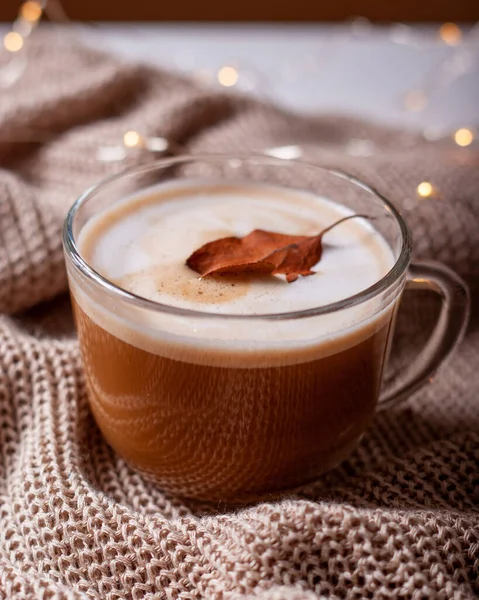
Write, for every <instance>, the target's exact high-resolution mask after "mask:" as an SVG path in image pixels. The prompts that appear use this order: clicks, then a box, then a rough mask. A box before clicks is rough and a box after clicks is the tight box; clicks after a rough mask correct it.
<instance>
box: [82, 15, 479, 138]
mask: <svg viewBox="0 0 479 600" xmlns="http://www.w3.org/2000/svg"><path fill="white" fill-rule="evenodd" d="M410 31H411V32H412V30H410ZM436 32H437V28H436V27H432V26H431V27H430V28H422V29H419V28H418V29H415V30H414V32H413V35H410V34H408V32H406V34H407V35H406V37H410V38H412V39H410V40H409V42H408V43H407V44H404V43H397V42H394V41H393V40H392V39H391V36H392V34H393V35H394V33H395V34H396V38H397V37H402V38H404V30H401V28H400V27H396V28H393V29H391V28H367V29H366V30H364V31H362V32H361V31H360V32H356V33H355V31H354V30H353V29H352V28H351V27H350V26H347V25H341V26H338V25H336V26H334V25H329V26H327V25H310V26H307V25H277V24H269V25H178V24H161V25H140V24H131V25H126V26H125V25H123V26H121V25H102V26H101V27H100V30H99V31H96V32H95V33H94V36H93V38H92V39H93V40H94V38H95V37H96V38H98V37H101V38H102V40H103V42H104V43H105V44H106V46H107V47H110V48H111V49H113V50H114V51H116V52H118V53H119V54H123V55H125V56H127V57H130V58H132V59H135V60H143V61H147V62H150V63H153V64H157V65H161V66H164V67H166V68H173V69H179V70H182V71H184V72H198V71H199V70H202V71H203V70H204V71H206V72H205V74H204V75H205V76H207V77H210V78H212V79H213V78H214V76H215V73H216V72H217V70H218V69H219V68H220V67H221V66H223V65H232V66H235V67H236V68H237V69H238V70H239V73H240V79H239V82H238V89H248V88H252V89H251V91H252V92H253V93H256V94H257V95H260V96H263V97H266V98H271V99H273V100H275V101H276V102H279V103H281V104H284V105H286V106H288V107H292V108H295V109H298V110H302V111H308V112H319V111H337V112H343V113H353V114H361V115H366V116H368V117H370V118H373V119H378V120H381V121H386V122H391V123H392V122H394V123H404V124H410V125H420V126H426V125H433V126H444V125H447V126H452V127H456V126H466V125H474V124H479V40H478V39H477V37H476V41H475V43H474V44H473V43H472V42H471V43H470V44H468V46H467V47H468V48H469V49H470V54H469V56H474V60H475V63H476V64H475V68H474V69H472V70H471V71H469V72H468V73H466V74H464V75H463V76H462V77H459V78H458V79H457V80H456V81H455V82H454V83H453V85H451V86H449V87H446V88H445V89H439V90H437V91H436V92H435V93H434V94H433V95H432V97H431V99H430V103H429V106H428V107H427V109H425V110H424V111H422V112H419V113H410V112H407V111H405V110H404V109H403V107H402V100H401V99H402V95H403V94H404V93H405V92H406V91H408V90H410V89H411V88H417V87H420V86H421V84H423V82H424V81H425V80H426V79H427V78H428V77H431V76H434V74H433V70H434V68H436V67H437V66H438V65H439V64H440V63H441V62H442V61H443V60H444V58H446V57H452V56H453V55H456V56H457V53H458V52H464V46H463V48H462V49H461V48H460V47H459V48H452V47H449V46H446V45H445V44H443V43H441V42H440V41H439V40H438V37H437V34H436ZM89 35H91V34H90V33H89ZM455 53H456V54H455ZM469 60H470V59H469Z"/></svg>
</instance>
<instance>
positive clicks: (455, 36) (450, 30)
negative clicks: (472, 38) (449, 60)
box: [438, 23, 462, 46]
mask: <svg viewBox="0 0 479 600" xmlns="http://www.w3.org/2000/svg"><path fill="white" fill-rule="evenodd" d="M438 33H439V38H440V39H441V40H442V41H443V42H444V43H445V44H447V45H448V46H457V45H458V44H460V43H461V40H462V31H461V29H460V28H459V27H458V26H457V25H456V24H455V23H444V25H441V27H439V32H438Z"/></svg>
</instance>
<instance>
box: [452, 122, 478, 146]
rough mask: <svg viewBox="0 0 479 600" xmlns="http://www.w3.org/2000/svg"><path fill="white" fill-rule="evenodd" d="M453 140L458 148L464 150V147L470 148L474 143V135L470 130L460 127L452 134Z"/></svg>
mask: <svg viewBox="0 0 479 600" xmlns="http://www.w3.org/2000/svg"><path fill="white" fill-rule="evenodd" d="M453 138H454V141H455V142H456V144H457V145H458V146H462V147H463V148H465V147H466V146H470V145H471V144H472V142H473V141H474V133H473V132H472V131H471V130H470V129H467V127H462V128H461V129H458V130H457V131H456V132H454V135H453Z"/></svg>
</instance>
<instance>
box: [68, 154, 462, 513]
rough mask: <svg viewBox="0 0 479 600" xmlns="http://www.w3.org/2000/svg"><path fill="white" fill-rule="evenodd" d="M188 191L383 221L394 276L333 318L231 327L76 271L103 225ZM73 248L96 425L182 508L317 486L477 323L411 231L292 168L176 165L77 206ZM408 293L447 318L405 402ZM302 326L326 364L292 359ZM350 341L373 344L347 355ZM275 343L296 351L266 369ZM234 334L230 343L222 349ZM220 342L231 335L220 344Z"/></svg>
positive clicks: (382, 206) (361, 191) (340, 177)
mask: <svg viewBox="0 0 479 600" xmlns="http://www.w3.org/2000/svg"><path fill="white" fill-rule="evenodd" d="M192 178H193V179H195V180H197V181H199V182H200V183H207V182H211V181H214V182H217V181H224V182H228V183H231V184H233V185H236V184H238V183H241V182H245V181H247V182H248V183H249V184H251V182H258V183H260V184H264V183H268V184H275V185H280V186H281V187H282V188H289V189H293V190H299V191H301V192H304V191H307V192H313V193H315V194H318V195H320V196H322V197H327V198H328V199H330V200H333V201H335V202H337V203H340V204H342V205H344V206H346V207H348V208H349V209H351V210H352V211H353V212H354V213H360V214H367V215H369V216H370V217H374V227H375V228H376V230H377V231H379V232H380V233H381V234H382V236H383V237H384V238H385V239H386V241H387V242H388V243H389V245H390V247H391V249H392V251H393V253H394V258H395V263H394V265H393V266H392V268H391V269H390V271H389V272H388V273H387V274H386V275H385V276H384V277H383V278H382V279H380V280H379V281H377V282H375V283H374V285H372V286H370V287H368V288H367V289H364V290H363V291H362V292H361V293H358V294H355V295H353V296H351V297H349V298H346V299H343V300H341V301H339V302H335V303H333V304H329V305H325V306H313V307H311V308H308V309H307V310H301V311H296V312H289V313H273V314H255V315H235V314H215V313H212V312H209V311H207V310H206V309H205V310H190V309H183V308H178V307H175V306H173V305H166V304H160V303H156V302H153V301H150V300H147V299H145V298H142V297H139V296H137V295H135V294H133V293H131V292H128V291H126V290H124V289H122V288H120V287H118V286H117V285H115V284H114V283H113V282H111V281H108V280H107V279H105V278H104V277H103V276H102V275H100V274H99V273H98V272H96V271H95V269H94V268H93V267H92V265H90V264H88V262H87V261H86V260H85V259H84V257H83V256H82V255H81V253H80V251H79V249H78V236H79V235H80V233H81V231H82V229H83V228H84V227H85V225H86V224H87V223H88V222H89V220H90V219H91V218H92V217H94V216H95V215H97V214H98V213H99V212H100V211H102V210H103V209H105V208H106V207H108V206H110V205H112V204H114V203H116V202H119V201H120V200H121V199H123V198H125V197H127V196H130V195H132V194H138V193H140V192H142V191H143V190H146V189H148V188H149V187H151V186H154V185H155V186H156V185H159V184H162V183H167V182H170V181H172V180H181V179H192ZM63 242H64V251H65V259H66V266H67V272H68V278H69V284H70V291H71V296H72V302H73V307H74V312H75V319H76V324H77V331H78V338H79V343H80V349H81V353H82V359H83V364H84V367H85V373H86V380H87V385H88V390H89V399H90V405H91V408H92V412H93V414H94V416H95V419H96V421H97V423H98V425H99V427H100V429H101V430H102V432H103V434H104V436H105V438H106V440H107V441H108V442H109V443H110V445H111V446H112V447H113V448H114V449H115V450H116V451H117V452H118V453H119V454H120V455H121V456H123V457H124V458H125V460H127V462H129V463H130V464H131V465H132V466H133V467H134V468H136V469H138V470H139V471H140V472H142V473H143V474H144V475H145V476H147V477H150V478H153V479H154V480H155V481H157V482H158V484H159V485H160V486H161V487H162V488H164V489H165V490H168V491H170V492H172V493H176V494H179V495H183V496H187V497H193V498H200V499H205V500H222V501H227V502H236V501H238V502H241V501H249V500H254V499H258V498H261V497H264V496H265V495H267V496H268V497H270V496H271V494H275V493H279V492H282V491H285V490H291V489H293V488H297V487H298V486H301V485H302V484H305V483H308V482H310V481H312V480H314V479H315V478H317V477H318V476H319V475H320V474H321V473H323V472H324V471H326V470H328V469H330V468H332V467H333V466H335V465H336V464H338V463H339V462H341V461H342V460H343V459H345V458H346V457H347V456H348V454H349V453H350V452H351V451H352V450H353V449H354V448H355V446H356V445H357V444H358V442H359V440H360V438H361V436H362V434H363V432H364V430H365V429H366V428H367V426H368V425H369V423H370V422H371V419H372V417H373V415H374V412H375V411H376V410H378V409H379V410H381V409H383V408H385V407H387V406H390V405H392V404H393V403H397V402H400V401H401V400H403V399H405V398H407V397H408V396H409V395H410V394H411V393H412V392H414V391H415V390H417V389H418V388H419V387H420V386H421V385H423V384H425V383H426V382H428V381H430V380H431V379H432V376H433V375H434V373H435V372H436V370H437V369H438V367H439V366H440V364H441V363H442V362H443V361H444V360H445V359H446V358H447V357H448V356H449V355H450V353H451V352H452V351H453V349H454V348H455V346H456V345H457V344H458V343H459V341H460V340H461V338H462V336H463V334H464V331H465V328H466V325H467V321H468V314H469V296H468V290H467V286H466V285H465V283H464V282H463V281H462V280H461V279H460V278H459V277H458V276H457V275H456V274H455V273H453V272H452V271H451V270H450V269H448V268H446V267H445V266H443V265H441V264H438V263H432V262H428V263H425V262H422V263H412V264H411V263H410V254H411V238H410V234H409V231H408V228H407V226H406V224H405V223H404V221H403V219H402V217H401V216H400V214H399V213H398V211H397V210H396V209H395V208H394V206H393V205H392V204H391V203H390V202H389V201H388V200H386V199H385V198H384V197H382V196H381V195H380V194H379V193H378V192H376V191H375V190H373V189H372V188H370V187H369V186H367V185H365V184H364V183H362V182H361V181H359V180H357V179H355V178H354V177H351V176H349V175H346V174H344V173H341V172H338V171H334V170H330V169H326V168H322V167H320V166H317V165H312V164H306V163H302V162H298V161H286V160H282V159H275V158H270V157H267V156H244V157H243V156H180V157H174V158H165V159H162V160H159V161H157V162H155V163H150V164H146V165H144V166H139V167H135V168H133V169H129V170H127V171H125V172H123V173H120V174H118V175H115V176H113V177H110V178H108V179H106V180H104V181H102V182H100V183H99V184H98V185H95V186H94V187H92V188H90V189H89V190H87V191H86V192H85V193H84V194H83V195H82V196H81V197H80V198H79V199H78V200H77V201H76V202H75V204H74V205H73V206H72V208H71V209H70V211H69V213H68V215H67V218H66V221H65V227H64V234H63ZM406 286H407V287H408V288H413V289H423V288H427V289H429V290H431V291H433V292H435V293H437V294H438V295H439V296H440V298H441V301H442V309H441V313H440V317H439V320H438V323H437V326H436V328H435V330H434V333H433V335H432V336H431V338H430V340H429V342H428V343H427V344H426V347H425V348H424V349H423V351H422V352H421V353H420V355H419V356H418V357H415V359H414V360H413V361H412V362H411V364H410V365H409V367H408V368H407V372H406V373H404V377H403V378H402V384H401V387H400V388H399V389H395V390H392V391H389V392H384V391H383V392H382V394H381V383H382V379H383V372H384V369H385V363H386V362H387V355H388V350H389V348H390V342H391V338H392V331H393V329H394V321H395V315H396V311H397V307H398V304H399V302H398V300H399V298H400V296H401V293H402V292H403V290H404V288H405V287H406ZM358 308H360V314H361V322H359V323H358V322H356V321H355V319H357V316H356V317H355V315H357V314H359V313H358V312H357V311H358ZM299 321H301V322H302V323H304V322H305V321H306V323H307V325H308V328H309V330H310V331H311V335H312V339H313V341H314V345H315V347H318V348H323V347H326V346H327V348H328V352H322V353H321V352H320V353H318V354H317V355H313V354H312V355H311V356H309V357H308V359H307V360H306V359H305V360H304V361H302V360H301V359H297V358H294V356H295V355H294V352H295V344H294V341H295V340H294V331H295V327H297V323H298V322H299ZM353 325H354V328H355V331H357V329H358V327H359V328H360V329H361V331H362V332H363V333H364V335H362V337H361V339H359V338H357V339H356V338H354V340H353V342H351V339H353V338H351V327H352V326H353ZM205 328H206V329H207V330H208V331H209V332H210V334H209V338H208V340H204V339H202V340H199V341H198V339H197V338H195V336H196V335H197V334H196V332H197V331H198V330H202V329H203V330H204V329H205ZM278 328H282V329H284V331H288V332H289V334H288V335H289V337H288V336H286V337H287V339H285V342H284V346H283V347H282V348H281V351H280V352H278V353H277V354H276V355H275V356H274V359H272V353H271V343H270V340H271V338H272V337H273V336H274V334H275V333H276V332H277V330H278ZM229 330H231V331H235V336H234V339H227V337H228V336H226V339H225V331H229ZM132 332H135V335H134V336H132V335H131V334H132ZM215 332H221V335H219V334H218V335H217V338H215ZM315 332H318V333H317V339H315V335H316V333H315ZM127 334H128V335H127ZM135 336H136V337H135ZM348 336H349V337H348ZM135 340H141V343H140V342H138V343H136V341H135ZM145 340H148V343H146V342H145ZM150 342H151V344H150ZM298 356H299V355H298ZM238 357H239V358H238Z"/></svg>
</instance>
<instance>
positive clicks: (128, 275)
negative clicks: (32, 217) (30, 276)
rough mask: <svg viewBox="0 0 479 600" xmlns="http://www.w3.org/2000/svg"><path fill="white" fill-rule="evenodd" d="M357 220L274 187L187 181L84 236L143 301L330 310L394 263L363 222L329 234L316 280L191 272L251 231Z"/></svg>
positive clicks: (115, 277) (91, 251) (89, 255)
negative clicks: (207, 254) (220, 244)
mask: <svg viewBox="0 0 479 600" xmlns="http://www.w3.org/2000/svg"><path fill="white" fill-rule="evenodd" d="M347 214H351V212H350V211H349V210H348V209H346V208H345V207H343V206H340V205H338V204H334V203H332V202H329V201H326V200H323V199H319V198H315V197H312V196H308V195H306V194H298V193H288V192H285V191H284V190H282V189H278V188H274V187H271V188H269V187H258V186H255V187H253V186H246V185H242V186H241V187H238V188H234V187H231V186H229V187H225V186H224V185H221V184H219V185H217V186H213V185H208V187H205V186H204V184H203V186H202V187H199V186H198V184H195V183H191V184H184V183H182V185H181V188H179V187H176V189H174V190H173V189H171V188H170V190H169V191H168V192H167V191H165V192H164V193H163V194H162V193H161V190H160V189H158V192H157V193H156V194H155V193H154V192H153V191H151V192H150V193H149V195H148V196H143V197H140V198H138V197H137V198H135V199H131V200H129V201H128V202H127V203H126V204H125V203H121V204H118V205H116V206H114V207H112V208H111V209H109V210H108V211H105V212H104V213H103V214H101V215H99V216H98V217H96V219H95V220H94V221H93V222H92V223H91V224H90V225H89V226H88V227H87V228H85V229H84V230H83V235H82V237H81V241H80V248H81V251H82V252H83V254H84V255H85V257H86V259H87V261H88V262H89V263H90V264H91V265H92V266H93V267H94V268H95V269H96V270H97V271H98V272H100V273H101V274H102V275H103V276H104V277H106V278H107V279H109V280H111V281H113V282H114V283H116V284H118V285H119V286H120V287H123V288H125V289H127V290H129V291H132V292H134V293H135V294H137V295H139V296H143V297H145V298H148V299H150V300H154V301H155V302H161V303H164V304H170V305H174V306H178V307H181V308H190V309H198V310H202V311H210V312H213V313H215V314H216V313H237V314H260V313H269V312H289V311H296V310H303V309H306V308H312V307H316V306H322V305H325V304H330V303H331V302H335V301H337V300H342V299H343V298H347V297H348V296H352V295H353V294H356V293H358V292H360V291H362V290H364V289H366V288H367V287H369V286H370V285H372V284H374V283H375V282H376V281H378V280H379V279H381V277H383V276H384V275H385V274H386V273H387V271H389V269H390V268H391V266H392V264H393V256H392V252H391V250H390V248H389V246H388V245H387V244H386V242H385V240H384V239H383V238H382V237H381V236H380V235H379V234H378V233H377V232H376V231H375V230H374V229H373V227H372V226H371V224H370V223H369V222H367V221H364V220H361V221H359V220H354V221H349V222H346V223H344V224H341V225H340V226H338V227H337V228H336V229H334V230H332V231H331V232H329V233H327V234H326V235H325V236H324V248H325V249H324V253H323V257H322V259H321V261H320V263H318V265H317V267H316V268H315V270H316V272H317V273H316V274H315V275H313V276H310V277H300V278H299V279H298V280H297V281H296V282H294V283H293V284H288V283H286V282H285V279H284V277H282V276H277V277H271V276H265V277H263V278H258V277H254V279H253V278H252V277H251V276H249V277H248V276H246V277H242V278H239V277H238V276H236V277H230V278H225V277H221V278H213V277H207V278H205V279H200V278H199V277H198V274H197V273H195V272H194V271H192V270H191V269H189V268H188V267H187V266H185V261H186V259H187V257H188V256H189V255H190V254H191V253H192V252H193V251H194V250H196V249H197V248H199V247H200V246H202V245H203V244H205V243H206V242H209V241H212V240H215V239H218V238H220V237H225V236H231V235H235V236H244V235H246V234H248V233H250V232H251V231H252V230H253V229H267V230H270V231H277V232H280V233H287V234H303V235H313V234H315V233H318V232H319V231H321V230H322V229H324V228H325V227H327V226H328V225H330V224H331V223H333V222H334V221H337V220H338V219H340V218H341V217H343V216H345V215H347Z"/></svg>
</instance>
